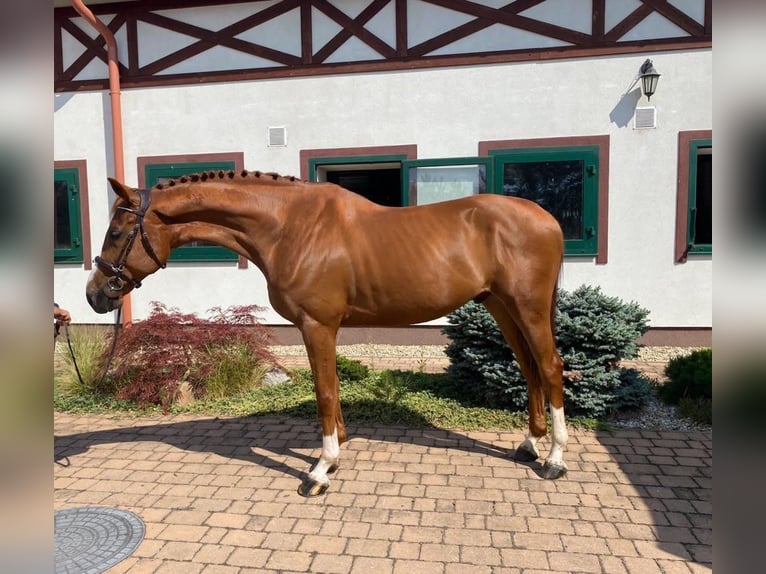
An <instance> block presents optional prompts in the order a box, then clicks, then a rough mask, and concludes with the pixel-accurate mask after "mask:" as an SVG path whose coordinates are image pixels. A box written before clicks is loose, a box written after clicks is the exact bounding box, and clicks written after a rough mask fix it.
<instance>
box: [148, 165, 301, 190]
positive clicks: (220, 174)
mask: <svg viewBox="0 0 766 574" xmlns="http://www.w3.org/2000/svg"><path fill="white" fill-rule="evenodd" d="M247 178H253V179H255V180H267V179H271V180H272V181H290V182H295V181H301V180H300V179H298V178H297V177H295V176H294V175H280V174H278V173H275V172H273V171H267V172H262V171H247V170H246V169H243V170H242V171H241V172H239V173H237V172H235V171H234V170H228V171H224V170H219V171H204V172H200V173H191V174H188V175H181V176H178V177H175V178H172V179H169V180H168V181H166V182H165V183H158V184H156V185H155V186H154V189H164V188H165V187H173V186H175V185H177V184H179V183H189V182H192V183H198V182H203V181H216V180H221V179H239V180H242V179H247Z"/></svg>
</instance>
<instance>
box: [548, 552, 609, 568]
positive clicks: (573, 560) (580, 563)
mask: <svg viewBox="0 0 766 574" xmlns="http://www.w3.org/2000/svg"><path fill="white" fill-rule="evenodd" d="M548 563H549V564H550V568H551V570H552V571H554V572H593V573H599V572H601V562H600V561H599V559H598V556H595V555H593V554H578V553H577V552H550V553H549V554H548Z"/></svg>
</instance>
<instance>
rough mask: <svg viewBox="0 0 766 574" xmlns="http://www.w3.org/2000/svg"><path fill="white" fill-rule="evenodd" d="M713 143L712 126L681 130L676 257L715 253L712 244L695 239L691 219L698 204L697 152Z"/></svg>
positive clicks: (685, 258)
mask: <svg viewBox="0 0 766 574" xmlns="http://www.w3.org/2000/svg"><path fill="white" fill-rule="evenodd" d="M707 147H709V148H712V147H713V131H712V130H689V131H681V132H678V173H677V188H676V237H675V249H674V254H673V259H674V261H675V262H676V263H686V261H687V260H688V257H689V255H708V256H709V255H712V253H713V248H712V244H698V245H694V243H693V237H692V236H693V234H692V227H691V222H692V221H693V209H694V208H695V207H696V192H697V156H698V153H699V150H700V149H701V148H707Z"/></svg>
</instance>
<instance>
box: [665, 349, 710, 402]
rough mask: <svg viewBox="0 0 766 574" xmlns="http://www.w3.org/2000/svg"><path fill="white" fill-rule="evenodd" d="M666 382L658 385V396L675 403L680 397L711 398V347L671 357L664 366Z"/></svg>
mask: <svg viewBox="0 0 766 574" xmlns="http://www.w3.org/2000/svg"><path fill="white" fill-rule="evenodd" d="M665 376H666V377H667V379H668V380H667V382H666V383H665V384H664V385H662V386H661V387H660V390H659V395H660V398H661V399H662V400H663V401H665V402H666V403H668V404H670V405H677V404H678V403H679V401H680V400H681V399H682V398H691V399H698V398H704V399H712V398H713V349H696V350H694V351H692V352H691V353H689V354H688V355H681V356H679V357H673V358H672V359H670V361H668V364H667V365H666V366H665Z"/></svg>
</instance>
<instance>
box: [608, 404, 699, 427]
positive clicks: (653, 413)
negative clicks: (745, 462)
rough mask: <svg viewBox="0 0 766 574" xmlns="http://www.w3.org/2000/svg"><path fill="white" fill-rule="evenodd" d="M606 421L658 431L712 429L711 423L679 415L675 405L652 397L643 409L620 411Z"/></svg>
mask: <svg viewBox="0 0 766 574" xmlns="http://www.w3.org/2000/svg"><path fill="white" fill-rule="evenodd" d="M605 422H607V423H608V424H609V425H611V426H612V427H613V428H616V429H632V430H657V431H712V430H713V427H712V426H711V425H702V424H697V423H695V422H693V421H691V420H690V419H686V418H683V417H680V416H678V414H677V413H676V409H675V407H672V406H668V405H666V404H664V403H663V402H662V401H660V400H659V399H657V398H656V397H652V398H651V399H650V400H649V402H648V403H647V404H646V405H645V406H644V408H643V409H641V410H640V411H637V412H627V413H620V414H619V415H615V416H613V417H610V418H609V419H607V420H606V421H605Z"/></svg>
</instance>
